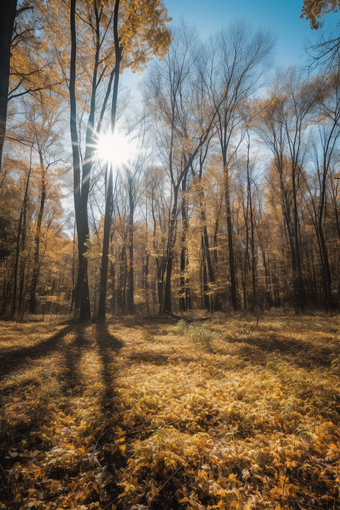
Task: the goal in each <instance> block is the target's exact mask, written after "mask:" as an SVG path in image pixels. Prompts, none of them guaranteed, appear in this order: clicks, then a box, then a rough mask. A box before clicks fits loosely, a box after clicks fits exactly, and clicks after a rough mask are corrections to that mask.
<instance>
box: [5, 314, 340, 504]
mask: <svg viewBox="0 0 340 510" xmlns="http://www.w3.org/2000/svg"><path fill="white" fill-rule="evenodd" d="M339 330H340V329H339V319H338V318H333V319H332V318H329V317H327V316H318V317H296V318H295V317H283V316H270V315H268V316H264V317H263V318H262V320H261V322H260V324H257V322H256V321H254V320H253V321H252V320H251V318H248V319H245V318H242V317H238V318H237V317H233V318H226V317H223V316H218V317H216V318H214V319H211V320H210V321H209V322H205V323H204V325H202V324H201V323H199V322H197V323H194V324H191V325H187V324H186V323H185V322H182V321H181V322H180V323H174V322H173V321H171V320H168V321H166V320H156V319H155V320H148V321H142V320H138V319H131V318H130V319H127V318H126V319H125V320H123V319H122V320H113V321H112V322H110V323H108V324H106V325H104V324H89V325H86V326H83V325H80V324H68V325H65V324H61V323H53V324H51V323H35V324H34V325H32V323H27V324H25V323H21V324H17V323H14V322H12V323H10V322H4V323H0V332H1V335H0V338H1V340H0V349H1V358H0V369H1V381H0V396H1V415H0V437H1V443H0V471H1V474H0V477H1V484H0V487H1V489H0V508H3V509H11V510H24V509H33V510H34V509H38V508H39V509H40V510H61V509H77V510H91V509H98V510H100V509H101V510H108V509H110V510H115V509H129V510H143V509H165V510H170V509H188V510H189V509H192V510H201V509H229V508H231V509H232V508H235V509H245V510H247V509H252V508H254V509H255V508H256V509H259V510H261V509H273V510H279V509H281V508H282V509H283V508H285V509H287V510H289V509H292V510H295V509H296V510H299V509H313V508H321V509H325V510H326V509H327V510H328V509H329V510H331V509H336V508H339V507H340V498H339V485H340V429H339V422H340V385H339V375H340V361H339V360H340V342H339V340H340V337H339Z"/></svg>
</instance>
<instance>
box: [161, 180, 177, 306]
mask: <svg viewBox="0 0 340 510" xmlns="http://www.w3.org/2000/svg"><path fill="white" fill-rule="evenodd" d="M177 203H178V186H174V203H173V207H172V211H171V218H170V226H169V234H168V253H167V265H166V279H165V291H164V311H166V312H171V311H172V304H171V273H172V264H173V257H174V244H175V229H176V218H177Z"/></svg>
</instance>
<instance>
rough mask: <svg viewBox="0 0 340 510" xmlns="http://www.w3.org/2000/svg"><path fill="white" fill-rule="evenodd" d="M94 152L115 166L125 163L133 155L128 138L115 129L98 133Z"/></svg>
mask: <svg viewBox="0 0 340 510" xmlns="http://www.w3.org/2000/svg"><path fill="white" fill-rule="evenodd" d="M96 153H97V156H98V158H99V159H101V160H102V161H107V162H109V163H111V164H112V166H114V167H117V166H120V165H122V164H123V163H126V162H127V161H128V160H129V159H130V158H131V157H132V156H133V149H132V147H131V144H130V143H129V139H128V138H127V137H126V136H125V135H123V134H122V133H119V131H116V132H115V133H114V135H113V136H112V135H111V133H104V134H102V135H100V136H99V137H98V139H97V143H96Z"/></svg>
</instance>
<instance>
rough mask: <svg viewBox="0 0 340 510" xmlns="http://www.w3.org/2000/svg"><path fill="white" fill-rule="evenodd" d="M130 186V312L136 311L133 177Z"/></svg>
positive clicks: (129, 181) (130, 179)
mask: <svg viewBox="0 0 340 510" xmlns="http://www.w3.org/2000/svg"><path fill="white" fill-rule="evenodd" d="M128 186H129V208H130V214H129V232H128V240H129V292H128V311H129V313H130V314H133V313H134V274H133V219H134V212H135V202H134V196H133V191H134V190H133V178H132V177H129V179H128Z"/></svg>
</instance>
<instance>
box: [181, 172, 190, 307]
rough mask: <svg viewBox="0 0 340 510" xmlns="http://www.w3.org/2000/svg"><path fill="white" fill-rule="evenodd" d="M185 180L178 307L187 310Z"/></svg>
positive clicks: (188, 301)
mask: <svg viewBox="0 0 340 510" xmlns="http://www.w3.org/2000/svg"><path fill="white" fill-rule="evenodd" d="M186 188H187V180H186V175H185V176H184V177H183V180H182V204H181V212H182V232H181V278H180V298H179V309H180V310H181V311H184V312H185V311H187V310H188V308H190V289H189V277H188V262H189V260H188V228H189V218H188V210H187V208H188V204H187V189H186Z"/></svg>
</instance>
